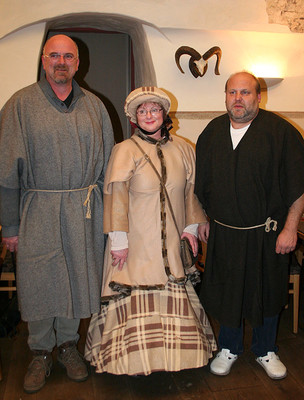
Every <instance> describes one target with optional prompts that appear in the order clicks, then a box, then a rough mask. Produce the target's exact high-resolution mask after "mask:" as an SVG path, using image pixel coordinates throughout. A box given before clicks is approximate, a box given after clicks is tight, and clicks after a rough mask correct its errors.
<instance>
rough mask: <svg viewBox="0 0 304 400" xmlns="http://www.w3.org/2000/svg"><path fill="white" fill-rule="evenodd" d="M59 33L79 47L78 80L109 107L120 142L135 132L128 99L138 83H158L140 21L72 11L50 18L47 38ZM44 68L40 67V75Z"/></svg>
mask: <svg viewBox="0 0 304 400" xmlns="http://www.w3.org/2000/svg"><path fill="white" fill-rule="evenodd" d="M58 33H64V34H67V35H68V36H70V37H72V38H73V39H74V40H75V41H76V43H77V44H78V47H79V53H80V67H79V71H78V72H77V74H76V75H75V79H76V80H77V81H78V83H79V84H80V85H81V86H82V87H84V88H86V89H88V90H90V91H92V92H93V93H95V94H96V95H97V96H98V97H100V98H101V100H102V101H103V102H104V104H105V106H106V107H107V109H108V111H109V114H110V117H111V120H112V124H113V128H114V133H115V140H116V142H120V141H122V140H123V139H125V138H127V137H129V136H130V135H131V129H130V124H129V123H128V121H127V119H126V117H125V115H124V111H123V106H124V100H125V98H126V96H127V95H128V93H129V92H130V91H131V90H133V89H134V88H135V87H138V86H143V85H147V86H148V85H156V78H155V72H154V67H153V63H152V59H151V55H150V50H149V47H148V44H147V39H146V35H145V32H144V30H143V27H142V23H141V22H140V21H136V20H134V19H131V18H128V17H123V16H120V17H116V16H109V15H105V14H98V15H78V14H77V15H70V16H69V17H65V18H58V19H56V20H53V21H50V22H49V23H48V25H47V30H46V34H45V38H44V41H43V44H42V47H43V45H44V43H45V41H46V40H47V39H48V38H49V37H51V36H53V35H55V34H58ZM41 73H43V71H42V70H41V68H40V72H39V78H40V75H41Z"/></svg>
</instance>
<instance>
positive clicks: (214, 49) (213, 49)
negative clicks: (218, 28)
mask: <svg viewBox="0 0 304 400" xmlns="http://www.w3.org/2000/svg"><path fill="white" fill-rule="evenodd" d="M214 54H216V64H215V68H214V73H215V75H220V72H219V69H218V68H219V63H220V61H221V57H222V50H221V49H220V48H219V47H218V46H214V47H211V49H209V50H208V51H206V53H205V54H203V59H204V60H208V59H209V58H210V57H212V56H213V55H214Z"/></svg>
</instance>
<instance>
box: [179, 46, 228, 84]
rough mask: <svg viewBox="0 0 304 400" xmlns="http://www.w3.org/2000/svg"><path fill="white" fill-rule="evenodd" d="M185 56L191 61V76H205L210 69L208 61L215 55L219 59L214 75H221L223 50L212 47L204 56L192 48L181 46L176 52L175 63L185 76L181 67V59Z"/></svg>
mask: <svg viewBox="0 0 304 400" xmlns="http://www.w3.org/2000/svg"><path fill="white" fill-rule="evenodd" d="M183 54H188V55H189V56H191V57H190V60H189V69H190V71H191V74H192V75H193V76H194V77H195V78H197V77H198V76H204V75H205V73H206V71H207V68H208V60H209V58H210V57H212V56H213V55H214V54H215V55H216V57H217V60H216V64H215V68H214V73H215V74H216V75H220V73H219V63H220V61H221V56H222V50H221V49H220V48H219V47H217V46H214V47H211V49H209V50H208V51H206V53H205V54H203V55H202V56H201V55H200V53H198V52H197V51H196V50H195V49H193V48H192V47H188V46H181V47H179V48H178V49H177V50H176V52H175V62H176V65H177V66H178V69H179V70H180V71H181V72H182V73H183V74H184V71H183V70H182V67H181V66H180V63H179V59H180V57H181V56H182V55H183Z"/></svg>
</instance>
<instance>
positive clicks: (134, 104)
mask: <svg viewBox="0 0 304 400" xmlns="http://www.w3.org/2000/svg"><path fill="white" fill-rule="evenodd" d="M143 103H158V104H161V105H162V107H163V109H164V110H165V113H166V114H168V113H169V110H170V106H171V101H170V98H169V97H168V95H167V94H166V93H165V92H163V91H162V90H160V89H158V88H157V87H156V86H143V87H140V88H137V89H135V90H133V92H131V93H130V94H129V96H128V97H127V98H126V101H125V114H126V116H127V117H128V118H130V120H131V122H134V123H135V124H136V123H137V118H136V111H137V108H138V107H139V106H140V105H141V104H143Z"/></svg>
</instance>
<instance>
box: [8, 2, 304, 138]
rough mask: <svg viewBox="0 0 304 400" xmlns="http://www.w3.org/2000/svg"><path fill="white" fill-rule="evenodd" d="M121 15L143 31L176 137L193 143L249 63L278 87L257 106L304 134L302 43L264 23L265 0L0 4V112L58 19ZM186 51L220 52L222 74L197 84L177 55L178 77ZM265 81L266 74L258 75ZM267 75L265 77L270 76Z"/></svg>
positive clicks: (32, 76) (27, 79)
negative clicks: (215, 49)
mask: <svg viewBox="0 0 304 400" xmlns="http://www.w3.org/2000/svg"><path fill="white" fill-rule="evenodd" d="M74 13H77V15H78V16H79V13H83V21H84V22H83V26H87V25H86V23H85V21H86V16H91V15H100V16H101V17H102V15H108V16H109V15H110V16H114V17H115V15H119V16H120V17H121V16H123V17H126V18H128V19H131V21H132V18H134V20H136V21H140V22H141V23H142V24H143V27H144V34H145V35H146V38H147V41H148V45H149V49H150V52H151V56H152V62H153V66H154V69H155V74H156V81H157V85H158V86H159V87H162V88H163V89H164V90H166V91H167V93H168V94H169V96H170V97H171V100H172V111H173V114H174V120H175V125H176V126H175V132H176V133H177V134H178V135H181V136H183V137H186V138H188V139H189V140H190V141H191V142H193V143H195V141H196V138H197V136H198V134H199V133H200V132H201V130H202V129H203V128H204V126H205V125H206V124H207V123H208V121H209V120H210V119H212V118H213V117H214V116H216V115H217V114H218V113H220V112H223V111H224V109H225V105H224V84H225V81H226V79H227V78H228V77H229V75H230V74H231V73H233V72H235V71H237V70H242V69H247V70H252V71H253V72H256V71H255V70H254V64H261V63H263V64H264V66H265V65H268V66H269V65H270V66H272V68H273V69H272V71H271V72H270V74H273V76H281V77H284V80H283V81H282V82H281V83H280V84H278V85H277V86H274V87H272V88H270V89H268V90H267V91H266V92H263V98H262V106H263V107H264V108H266V109H269V110H273V111H277V112H279V113H285V116H286V117H287V119H289V120H290V121H291V122H293V123H294V124H295V125H296V126H297V127H298V128H299V129H300V130H301V132H302V133H303V132H304V118H303V110H304V97H303V96H302V90H299V88H303V84H304V73H303V71H302V66H303V61H304V50H303V49H304V46H303V44H304V43H303V41H304V36H303V34H300V33H298V34H297V33H291V32H290V31H289V29H288V27H286V26H282V25H277V24H269V23H268V17H267V13H266V5H265V1H264V0H255V1H254V2H252V1H251V0H243V1H241V0H235V1H234V2H231V1H229V0H204V1H202V0H189V1H187V2H185V1H184V0H156V1H154V2H153V3H152V2H150V1H148V0H147V1H146V0H128V1H123V0H111V1H106V0H104V1H99V0H87V1H78V0H74V1H67V2H64V3H62V2H60V1H58V0H54V1H53V2H51V3H50V2H41V0H27V2H26V7H24V2H23V1H21V0H11V1H8V0H4V1H2V2H1V3H0V15H5V18H2V19H1V24H0V57H1V60H2V65H1V70H0V93H1V97H0V107H2V105H3V104H4V103H5V101H6V100H7V99H8V98H9V97H10V96H11V95H12V94H13V93H14V92H15V91H16V90H18V89H20V88H22V87H24V86H27V85H29V84H31V83H32V82H34V81H36V79H37V72H38V65H39V55H40V51H41V46H42V43H43V40H44V37H45V34H46V31H47V29H48V26H49V24H50V22H51V21H52V20H54V19H56V18H57V17H59V16H61V17H62V16H65V15H66V16H67V18H69V19H71V18H73V15H74ZM182 45H187V46H190V47H193V48H195V49H196V50H197V51H198V52H199V53H201V54H203V53H204V52H205V51H207V50H208V49H209V48H210V47H212V46H215V45H216V46H219V47H221V49H222V52H223V54H222V60H221V63H220V75H219V76H217V75H215V74H214V65H215V60H216V58H215V56H214V57H212V58H210V59H209V61H208V70H207V72H206V74H205V75H204V76H203V77H202V78H194V77H193V76H192V75H191V73H190V71H189V68H188V61H189V56H186V55H184V56H182V57H181V59H180V63H181V66H182V68H183V70H184V72H185V73H184V74H182V73H181V72H180V71H179V70H178V68H177V66H176V64H175V59H174V55H175V51H176V49H177V48H178V47H179V46H182ZM263 74H264V76H266V75H267V72H263V71H262V72H261V73H259V75H263ZM268 76H269V75H268Z"/></svg>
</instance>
